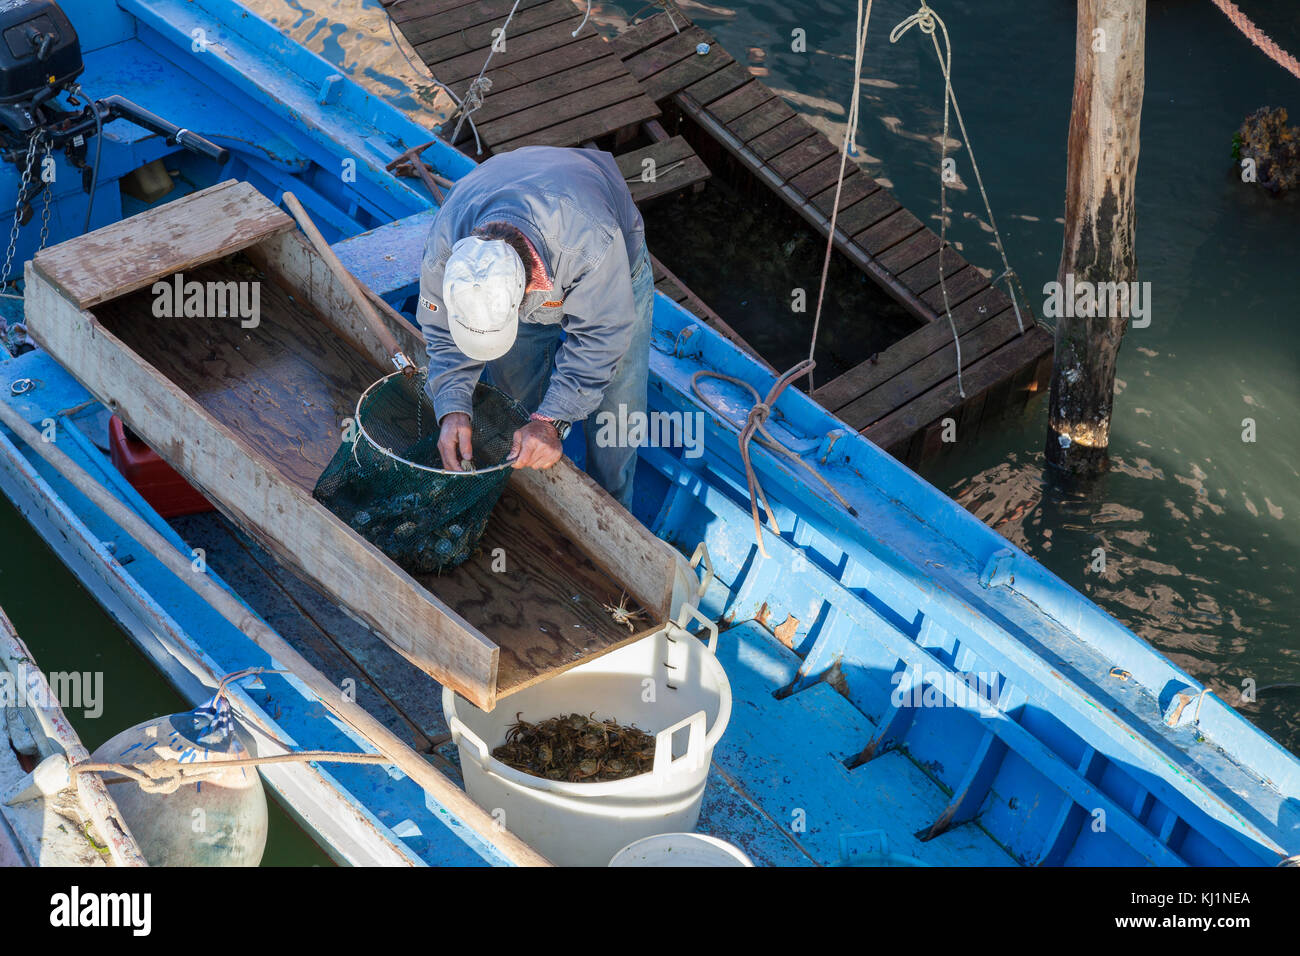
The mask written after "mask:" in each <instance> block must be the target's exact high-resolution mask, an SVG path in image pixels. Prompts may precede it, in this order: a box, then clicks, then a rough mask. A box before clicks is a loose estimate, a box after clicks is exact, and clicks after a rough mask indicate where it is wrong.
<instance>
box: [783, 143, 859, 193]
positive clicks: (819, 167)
mask: <svg viewBox="0 0 1300 956" xmlns="http://www.w3.org/2000/svg"><path fill="white" fill-rule="evenodd" d="M844 162H845V165H844V179H845V182H847V181H848V180H851V179H853V178H854V177H855V176H857V175H858V168H857V167H856V166H854V165H853V162H852V160H845V161H844ZM839 177H840V154H838V153H836V154H835V155H834V156H827V157H826V158H825V159H823V160H822V161H821V162H820V163H817V164H816V165H815V166H810V167H808V168H807V169H805V170H804V171H803V172H802V173H800V174H799V175H798V176H793V177H791V178H790V185H791V186H793V187H794V188H795V189H797V190H798V191H799V192H801V193H803V194H804V195H805V196H812V195H815V194H816V193H819V192H822V191H823V190H824V189H826V187H827V186H834V185H835V180H837V179H839Z"/></svg>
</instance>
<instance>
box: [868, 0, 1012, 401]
mask: <svg viewBox="0 0 1300 956" xmlns="http://www.w3.org/2000/svg"><path fill="white" fill-rule="evenodd" d="M912 27H919V28H920V30H921V32H922V33H926V34H929V36H930V41H931V42H932V43H933V44H934V55H935V57H936V58H937V59H938V61H939V69H940V70H942V71H943V85H944V91H943V139H942V140H941V141H940V161H939V170H940V173H939V291H940V292H941V293H942V295H943V310H944V314H945V315H946V316H947V318H948V327H949V328H950V329H951V330H952V341H953V345H954V347H955V348H956V350H957V393H958V394H959V395H960V396H961V397H962V398H965V397H966V389H965V388H964V387H963V383H962V375H961V337H960V336H959V335H958V334H957V323H956V322H955V321H954V320H953V317H952V303H951V302H950V301H949V299H948V283H947V281H946V277H945V276H944V272H943V253H944V251H945V250H946V249H947V248H948V184H947V181H946V180H945V179H944V177H943V164H944V163H945V162H946V161H947V159H948V129H949V121H948V114H949V106H950V105H951V109H952V114H953V115H954V116H956V117H957V127H958V129H960V130H961V138H962V142H963V143H965V145H966V152H967V153H969V154H970V164H971V169H972V170H973V171H974V173H975V182H976V183H977V184H978V185H979V190H980V196H981V197H982V198H983V200H984V211H985V212H986V213H987V214H988V217H989V226H990V227H991V228H992V230H993V242H994V245H995V246H996V247H997V250H998V255H999V256H1000V257H1001V258H1002V274H1001V275H1000V276H998V277H997V278H996V279H994V280H993V281H994V283H995V284H996V283H998V282H1001V281H1002V280H1003V279H1007V280H1008V282H1007V291H1008V292H1010V293H1011V295H1010V298H1011V306H1012V308H1013V309H1014V310H1015V313H1016V325H1017V326H1019V328H1020V332H1021V334H1022V335H1023V334H1024V331H1025V321H1024V318H1023V317H1022V316H1021V314H1020V302H1019V299H1018V298H1017V296H1016V291H1017V290H1019V292H1020V295H1021V296H1024V288H1023V287H1022V286H1021V285H1020V279H1019V277H1018V276H1017V275H1016V272H1015V270H1014V269H1012V268H1011V263H1010V262H1008V261H1007V252H1006V248H1005V247H1004V246H1003V245H1002V233H1001V232H1000V231H999V230H998V224H997V220H996V219H994V217H993V205H992V203H990V202H989V194H988V191H987V190H986V189H985V188H984V177H983V176H982V175H981V174H980V167H979V163H978V162H976V160H975V149H974V147H973V146H972V145H971V141H970V136H969V135H968V134H967V132H966V121H965V119H964V118H963V117H962V115H961V107H960V106H958V105H957V94H956V93H955V92H954V91H953V88H952V41H951V40H950V39H949V37H948V27H947V25H946V24H945V23H944V22H943V18H942V17H940V16H939V14H937V13H935V12H934V10H933V9H931V7H930V5H929V4H928V3H927V2H926V0H921V6H920V7H919V8H918V9H917V11H916V12H915V13H913V14H912V15H911V16H909V17H906V18H904V19H903V20H902V21H901V22H900V23H899V24H898V25H897V26H895V27H894V29H893V30H891V31H890V33H889V42H890V43H897V42H898V41H899V40H900V39H901V38H902V36H903V34H905V33H907V31H908V30H910V29H912ZM936 28H937V29H938V31H939V32H941V33H942V34H943V47H942V48H940V46H939V37H938V35H937V33H936Z"/></svg>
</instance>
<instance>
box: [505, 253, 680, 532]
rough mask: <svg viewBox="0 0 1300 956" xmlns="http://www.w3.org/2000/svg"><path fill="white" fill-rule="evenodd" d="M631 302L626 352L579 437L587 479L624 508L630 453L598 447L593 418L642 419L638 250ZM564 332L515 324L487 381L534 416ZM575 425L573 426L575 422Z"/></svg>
mask: <svg viewBox="0 0 1300 956" xmlns="http://www.w3.org/2000/svg"><path fill="white" fill-rule="evenodd" d="M632 298H633V301H634V302H635V304H636V313H637V322H636V326H635V328H634V329H633V332H632V342H631V344H630V345H629V346H628V349H627V352H626V353H625V354H624V355H623V357H622V358H621V359H620V360H619V362H618V365H617V366H616V367H615V368H614V377H613V378H612V379H611V380H610V383H609V385H608V386H607V387H606V388H605V394H604V395H603V396H602V397H601V400H600V405H598V406H597V407H596V410H595V411H594V412H592V413H591V415H590V416H589V417H588V418H587V421H586V423H585V426H584V428H583V432H584V433H585V435H586V439H587V474H589V475H591V477H592V478H594V479H596V482H597V483H598V484H599V485H600V486H601V487H602V488H604V489H605V490H606V491H608V492H609V493H610V495H611V496H612V497H613V498H614V500H615V501H617V502H618V503H619V504H621V505H622V506H623V507H624V508H628V509H630V508H631V506H632V479H633V477H634V476H635V474H636V455H637V449H636V448H635V447H626V443H624V442H613V443H609V444H604V445H602V444H600V443H598V442H597V441H596V436H597V434H598V432H599V429H598V427H597V416H599V415H600V414H601V413H602V412H605V413H609V414H612V415H613V416H614V420H615V421H617V420H619V418H620V415H619V406H623V407H624V408H625V409H626V411H625V412H624V414H625V415H627V416H632V415H633V413H639V414H638V415H637V416H636V417H641V416H644V415H645V412H646V390H647V388H648V387H649V380H650V333H651V329H652V328H653V325H654V298H655V286H654V270H653V269H651V268H650V251H649V250H648V249H647V248H646V247H645V246H644V245H642V247H641V255H640V256H639V257H638V259H637V261H636V262H635V263H634V264H633V266H632ZM562 338H563V330H562V329H561V327H560V326H559V325H541V324H539V323H535V322H520V323H519V334H518V337H517V338H516V339H515V344H514V345H513V346H512V347H511V349H510V351H509V352H507V353H506V354H505V355H503V356H501V358H499V359H497V360H496V361H494V362H489V363H488V366H487V378H488V380H489V381H491V383H492V384H493V385H495V386H497V387H498V388H500V389H501V390H502V391H504V392H505V393H506V394H507V395H510V396H511V397H513V398H514V399H515V400H516V401H518V402H519V403H520V404H522V405H523V406H524V407H525V408H526V409H528V411H529V412H530V413H531V412H534V411H536V410H537V406H538V405H540V404H541V403H542V398H543V397H544V396H545V395H546V387H547V385H549V384H550V381H551V372H552V371H553V370H554V368H555V353H556V351H557V350H558V349H559V347H560V342H561V340H562ZM574 424H575V425H576V424H577V422H574Z"/></svg>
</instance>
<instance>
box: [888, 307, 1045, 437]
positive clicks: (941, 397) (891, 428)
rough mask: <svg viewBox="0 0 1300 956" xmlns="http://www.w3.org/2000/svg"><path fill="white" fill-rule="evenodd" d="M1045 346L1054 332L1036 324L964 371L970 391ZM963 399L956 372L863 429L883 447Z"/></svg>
mask: <svg viewBox="0 0 1300 956" xmlns="http://www.w3.org/2000/svg"><path fill="white" fill-rule="evenodd" d="M1044 348H1048V349H1050V348H1051V336H1050V335H1049V334H1048V333H1047V332H1046V331H1045V330H1043V329H1042V327H1040V326H1034V327H1033V328H1031V329H1029V330H1028V331H1027V332H1026V333H1025V334H1024V335H1023V336H1019V337H1017V338H1015V339H1013V340H1012V341H1010V342H1008V343H1007V344H1006V345H1004V346H1002V347H1001V348H999V349H997V350H996V351H994V352H992V353H991V354H989V355H986V356H984V357H983V358H982V359H980V360H979V361H977V362H975V363H973V364H971V365H970V366H969V367H967V368H966V369H965V370H964V371H963V373H962V384H963V385H964V386H965V390H966V394H967V395H975V394H977V393H978V392H980V391H981V390H982V389H985V388H988V387H990V386H992V385H995V384H996V383H998V382H1001V381H1003V380H1005V379H1007V378H1010V377H1011V376H1013V375H1015V373H1016V371H1017V370H1018V369H1019V368H1020V367H1021V366H1023V365H1024V364H1025V363H1026V362H1031V361H1032V362H1037V361H1038V359H1039V356H1040V355H1041V354H1042V350H1043V349H1044ZM960 403H961V396H960V395H959V394H958V392H957V377H956V375H955V374H954V375H953V376H952V377H951V378H949V379H947V380H946V381H944V382H943V383H942V384H940V385H937V386H935V387H934V388H932V389H930V390H929V391H928V392H926V393H925V394H924V395H921V396H919V397H918V398H916V399H915V400H913V401H911V402H908V403H907V404H906V405H905V406H903V407H902V408H900V409H897V410H896V411H894V412H892V413H890V414H889V415H887V416H885V417H884V418H882V419H881V420H880V421H878V422H876V423H875V424H874V425H872V426H870V427H869V428H867V429H866V430H865V431H863V432H862V434H863V435H864V436H866V437H867V438H868V439H870V440H871V441H872V442H874V443H875V444H876V445H878V446H880V447H881V448H885V449H889V448H892V447H894V446H896V445H898V444H899V443H900V442H902V441H903V440H905V439H907V438H908V437H910V436H911V435H913V434H915V433H916V431H917V430H918V429H920V428H923V427H925V426H926V425H928V424H929V423H930V422H933V421H934V420H935V419H937V418H941V417H942V416H943V415H945V414H947V413H948V412H949V411H951V410H952V409H953V408H956V407H957V406H958V405H959V404H960Z"/></svg>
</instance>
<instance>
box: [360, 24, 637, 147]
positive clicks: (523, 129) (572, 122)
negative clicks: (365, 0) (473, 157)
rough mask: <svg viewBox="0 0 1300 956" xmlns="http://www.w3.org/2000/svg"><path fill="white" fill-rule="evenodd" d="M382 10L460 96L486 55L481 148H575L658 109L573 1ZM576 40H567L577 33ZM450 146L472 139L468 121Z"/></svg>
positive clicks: (478, 120)
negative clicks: (508, 18)
mask: <svg viewBox="0 0 1300 956" xmlns="http://www.w3.org/2000/svg"><path fill="white" fill-rule="evenodd" d="M382 2H383V4H384V6H385V7H387V9H388V13H389V16H391V17H392V19H393V23H394V24H395V25H396V26H397V28H398V29H399V30H401V31H402V34H403V35H404V36H405V37H406V39H407V40H408V41H409V42H410V44H411V46H412V47H414V49H415V52H416V53H417V54H419V56H420V59H421V60H423V61H424V63H425V65H426V66H428V67H429V69H430V71H432V73H433V75H434V76H436V77H437V78H438V80H439V81H440V82H442V83H444V84H446V85H447V87H448V88H450V89H451V90H452V91H453V92H454V93H455V94H456V96H457V97H459V98H463V97H464V96H465V94H466V92H467V91H468V90H469V85H470V83H471V82H472V81H473V80H474V78H475V77H477V76H478V75H479V71H480V70H482V69H483V64H484V62H485V61H486V60H487V58H488V54H489V53H490V52H492V46H493V43H494V42H495V43H497V45H498V48H497V50H496V52H495V53H493V54H492V60H491V63H490V64H489V68H488V71H487V74H486V75H487V77H488V78H489V79H490V80H491V81H492V87H491V90H490V91H489V93H488V94H487V96H486V97H485V98H484V100H483V106H482V107H481V108H480V109H479V110H477V111H476V112H475V113H473V120H474V122H475V124H476V125H477V127H478V133H479V137H480V138H481V139H482V142H483V147H484V152H485V154H487V153H501V152H505V151H507V150H511V149H515V148H517V147H520V146H579V145H581V144H582V143H584V142H586V141H587V140H590V139H594V138H596V137H599V136H603V135H605V134H606V133H610V132H614V131H621V130H629V131H635V129H636V127H637V126H638V125H639V124H640V123H642V122H644V121H646V120H649V119H654V118H655V117H656V116H658V115H659V108H658V107H657V106H655V104H654V101H653V100H651V99H650V98H649V97H648V96H646V94H645V92H644V91H643V90H642V89H641V85H640V84H639V83H637V81H636V80H635V79H633V78H632V76H631V75H630V74H629V73H628V71H627V68H626V67H625V66H624V65H623V62H622V60H620V59H619V57H618V56H617V55H616V54H615V53H614V51H613V49H612V48H611V47H610V45H609V43H608V42H607V41H606V40H605V39H604V38H603V37H601V36H600V34H598V33H597V32H596V30H595V28H594V27H593V26H592V25H591V24H590V23H588V24H587V25H585V26H584V27H583V28H582V29H581V30H578V25H579V23H581V22H582V11H580V10H579V9H578V7H577V6H575V5H574V3H573V0H522V2H521V3H520V4H519V8H518V9H517V10H516V11H515V15H514V18H513V19H512V20H511V22H510V27H509V29H508V30H507V31H506V34H505V39H504V41H502V40H501V39H500V37H501V27H502V24H504V23H505V19H506V16H507V15H508V14H509V13H510V8H511V7H512V6H513V5H514V0H475V2H467V0H382ZM575 32H576V33H577V36H574V33H575ZM455 145H456V146H458V147H460V148H461V149H463V150H466V151H467V152H472V151H473V148H474V136H473V134H472V132H471V131H470V127H469V124H468V123H466V124H464V125H463V127H462V129H461V135H460V137H459V138H458V139H457V141H456V143H455Z"/></svg>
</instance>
